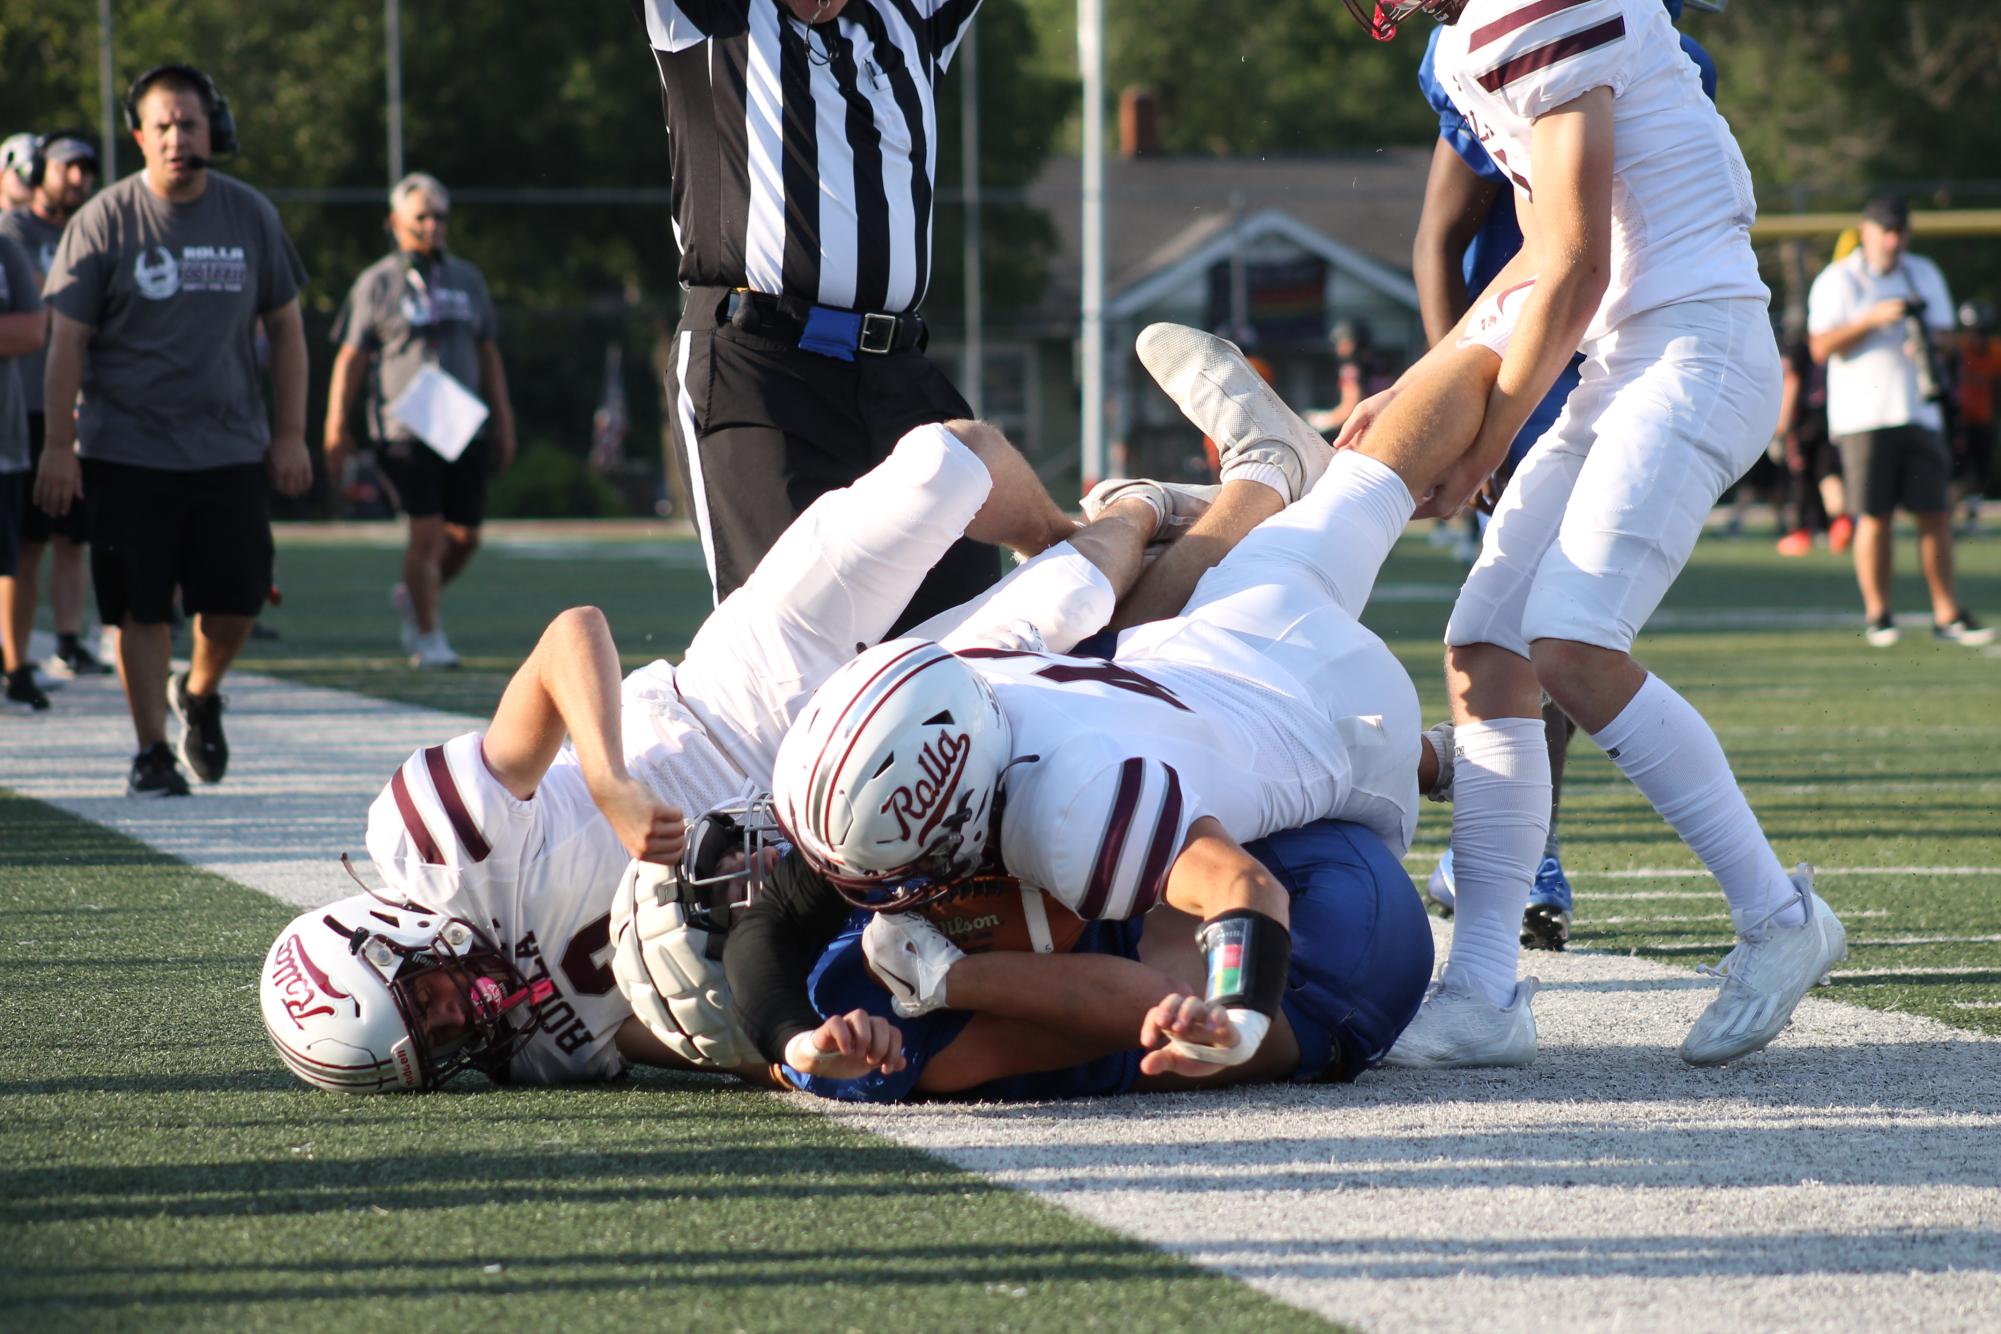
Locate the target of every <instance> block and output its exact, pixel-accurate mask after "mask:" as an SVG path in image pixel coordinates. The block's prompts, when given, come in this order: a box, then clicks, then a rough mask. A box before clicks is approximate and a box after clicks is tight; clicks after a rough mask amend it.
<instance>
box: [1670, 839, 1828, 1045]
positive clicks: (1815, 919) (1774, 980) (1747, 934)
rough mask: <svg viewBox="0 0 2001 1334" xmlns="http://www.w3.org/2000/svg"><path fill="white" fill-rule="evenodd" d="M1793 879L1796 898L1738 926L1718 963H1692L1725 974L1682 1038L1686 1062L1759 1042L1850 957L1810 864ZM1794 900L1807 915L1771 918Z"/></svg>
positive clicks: (1776, 1031)
mask: <svg viewBox="0 0 2001 1334" xmlns="http://www.w3.org/2000/svg"><path fill="white" fill-rule="evenodd" d="M1791 879H1792V882H1793V888H1794V890H1795V891H1796V892H1797V897H1795V898H1792V899H1789V900H1787V901H1786V903H1785V905H1784V907H1781V908H1778V909H1776V910H1775V911H1773V912H1770V913H1767V914H1766V915H1765V916H1764V917H1763V918H1762V919H1761V920H1759V921H1756V922H1753V923H1751V925H1750V926H1748V927H1746V928H1744V929H1743V930H1740V931H1739V932H1738V933H1737V945H1736V948H1734V949H1732V950H1731V951H1730V953H1728V954H1726V955H1724V956H1723V962H1722V963H1720V964H1718V965H1717V966H1716V967H1714V968H1711V967H1709V966H1707V965H1703V966H1702V967H1700V968H1698V969H1697V971H1698V972H1702V973H1707V974H1708V975H1709V976H1711V977H1720V978H1722V979H1723V987H1722V989H1721V990H1720V991H1718V992H1717V993H1716V999H1715V1000H1713V1001H1711V1002H1710V1003H1709V1008H1708V1009H1706V1010H1704V1011H1703V1012H1702V1017H1701V1018H1700V1019H1697V1020H1696V1021H1695V1027H1693V1028H1691V1029H1689V1030H1688V1037H1687V1038H1686V1039H1685V1040H1683V1042H1682V1044H1681V1059H1682V1060H1684V1061H1687V1062H1688V1063H1689V1064H1690V1065H1721V1064H1723V1063H1724V1062H1725V1061H1734V1060H1736V1059H1737V1058H1738V1057H1739V1056H1748V1055H1749V1054H1750V1053H1752V1052H1754V1051H1757V1050H1759V1049H1760V1048H1762V1047H1764V1046H1765V1044H1766V1043H1768V1042H1770V1041H1771V1040H1772V1039H1773V1038H1775V1037H1777V1036H1778V1035H1779V1030H1780V1029H1782V1028H1784V1027H1785V1026H1786V1025H1787V1024H1788V1023H1790V1022H1791V1021H1792V1017H1793V1010H1794V1009H1795V1008H1796V1007H1797V1006H1798V1005H1799V1003H1800V998H1801V997H1802V996H1804V995H1806V993H1807V988H1809V987H1811V986H1812V985H1813V984H1814V983H1816V982H1818V981H1820V980H1821V979H1823V978H1824V977H1826V976H1827V971H1828V969H1830V968H1832V967H1834V965H1836V964H1837V963H1840V962H1841V961H1842V960H1843V959H1845V958H1847V957H1848V931H1847V929H1846V928H1845V927H1843V926H1842V925H1841V919H1840V918H1839V917H1836V916H1835V915H1834V909H1832V908H1830V907H1828V906H1827V900H1825V899H1823V898H1821V897H1820V895H1818V894H1816V893H1814V892H1813V867H1811V866H1809V865H1807V863H1805V862H1801V863H1800V864H1799V865H1798V866H1797V867H1795V868H1793V873H1792V877H1791ZM1796 903H1797V904H1801V905H1804V907H1805V909H1806V921H1805V922H1803V923H1802V924H1800V925H1799V926H1782V925H1780V924H1779V922H1777V921H1776V920H1775V919H1776V918H1777V917H1778V915H1779V914H1780V913H1782V912H1784V911H1786V909H1787V908H1790V907H1792V906H1793V905H1794V904H1796Z"/></svg>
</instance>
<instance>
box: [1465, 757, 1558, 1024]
mask: <svg viewBox="0 0 2001 1334" xmlns="http://www.w3.org/2000/svg"><path fill="white" fill-rule="evenodd" d="M1453 752H1454V754H1453V760H1452V875H1453V881H1454V884H1453V893H1454V895H1455V899H1456V902H1455V904H1454V907H1453V913H1452V954H1451V967H1452V969H1453V971H1454V972H1455V973H1457V974H1459V975H1460V977H1461V978H1462V980H1465V981H1467V982H1469V983H1471V984H1472V985H1473V986H1474V987H1475V988H1476V989H1477V990H1478V991H1479V992H1480V993H1481V994H1482V995H1484V996H1486V998H1487V999H1488V1000H1490V1001H1493V1002H1494V1003H1495V1004H1496V1005H1506V1004H1508V1003H1509V1002H1510V1001H1512V1000H1513V999H1514V995H1515V971H1516V967H1517V965H1518V963H1519V962H1520V959H1521V951H1522V910H1523V909H1524V908H1526V907H1528V902H1529V890H1530V889H1531V888H1532V887H1533V886H1534V884H1535V868H1536V859H1537V858H1538V857H1540V856H1541V855H1542V844H1543V839H1544V837H1545V836H1547V834H1548V833H1549V744H1548V743H1547V742H1546V741H1545V740H1544V739H1543V726H1542V719H1541V718H1494V719H1490V720H1488V721H1486V722H1476V723H1464V724H1461V725H1460V727H1459V728H1458V729H1457V730H1456V731H1455V732H1454V734H1453Z"/></svg>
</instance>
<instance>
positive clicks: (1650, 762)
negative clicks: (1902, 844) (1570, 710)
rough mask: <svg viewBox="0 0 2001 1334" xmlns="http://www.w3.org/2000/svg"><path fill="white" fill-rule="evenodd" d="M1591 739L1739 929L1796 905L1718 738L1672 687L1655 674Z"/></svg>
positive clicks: (1784, 919) (1792, 915)
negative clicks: (1687, 854)
mask: <svg viewBox="0 0 2001 1334" xmlns="http://www.w3.org/2000/svg"><path fill="white" fill-rule="evenodd" d="M1591 739H1592V740H1593V741H1596V742H1597V743H1598V744H1599V746H1600V747H1602V748H1603V749H1604V751H1605V753H1606V754H1607V755H1608V756H1610V757H1611V759H1612V762H1613V763H1614V764H1616V765H1618V766H1619V771H1620V772H1621V773H1623V774H1625V775H1626V777H1628V778H1630V779H1632V780H1633V786H1634V787H1637V788H1638V789H1640V793H1641V795H1642V796H1644V797H1646V799H1647V800H1648V801H1650V802H1652V803H1653V807H1654V809H1655V810H1657V811H1659V812H1660V814H1661V818H1662V819H1663V820H1666V821H1667V822H1668V824H1669V825H1670V826H1671V827H1672V828H1673V829H1674V832H1675V833H1677V834H1679V835H1681V841H1682V842H1684V843H1686V844H1688V847H1689V851H1691V852H1693V853H1694V854H1695V855H1696V856H1697V857H1699V858H1701V859H1702V864H1703V865H1704V866H1706V867H1708V868H1709V873H1710V874H1711V875H1713V876H1715V877H1716V883H1717V884H1719V885H1721V886H1723V896H1724V897H1725V898H1726V899H1728V900H1729V901H1730V912H1731V914H1732V915H1733V916H1734V917H1735V918H1736V919H1737V922H1738V924H1739V925H1748V924H1749V923H1750V922H1753V921H1755V920H1757V919H1758V918H1760V917H1763V916H1765V915H1766V914H1767V913H1770V912H1773V911H1775V910H1777V909H1778V908H1780V906H1781V905H1783V904H1784V903H1785V902H1786V901H1787V900H1788V899H1791V898H1793V897H1794V894H1795V892H1796V891H1795V890H1794V889H1793V885H1792V882H1791V881H1790V880H1788V879H1787V878H1786V871H1785V868H1784V867H1783V866H1781V865H1779V859H1778V857H1777V855H1776V854H1774V853H1773V851H1772V845H1771V844H1770V843H1769V842H1767V841H1766V839H1765V832H1764V830H1762V829H1760V828H1759V827H1758V817H1757V816H1755V815H1753V814H1752V813H1751V803H1750V802H1748V801H1746V800H1744V792H1743V789H1741V788H1739V787H1738V786H1737V776H1736V775H1735V774H1733V773H1731V772H1730V761H1729V760H1727V759H1725V758H1724V755H1723V747H1722V745H1720V744H1719V743H1718V742H1717V740H1716V733H1714V732H1712V731H1711V730H1710V729H1709V724H1708V723H1706V722H1704V721H1703V718H1702V715H1701V714H1699V713H1697V712H1696V711H1695V706H1694V705H1692V704H1690V703H1689V702H1688V701H1687V700H1685V699H1683V698H1682V697H1681V696H1680V695H1678V694H1676V693H1675V691H1674V687H1672V686H1670V685H1669V684H1668V683H1667V682H1665V681H1663V680H1661V679H1660V678H1659V677H1658V676H1654V675H1651V674H1649V675H1648V677H1647V679H1646V681H1645V682H1644V683H1642V684H1641V686H1640V690H1639V693H1638V694H1636V695H1634V696H1633V698H1632V700H1631V701H1630V702H1628V703H1627V705H1626V707H1625V708H1623V709H1621V710H1620V711H1619V716H1618V717H1616V718H1614V719H1613V720H1612V721H1611V722H1610V723H1607V724H1606V725H1605V727H1604V728H1603V729H1602V730H1600V731H1597V732H1594V733H1592V734H1591ZM1777 920H1778V921H1779V922H1781V923H1784V924H1787V925H1793V926H1797V925H1798V924H1799V923H1801V922H1802V921H1804V920H1805V918H1804V917H1803V916H1802V914H1801V913H1800V911H1799V910H1798V908H1797V907H1795V908H1794V909H1793V910H1791V911H1789V912H1785V913H1781V914H1780V915H1779V917H1778V918H1777Z"/></svg>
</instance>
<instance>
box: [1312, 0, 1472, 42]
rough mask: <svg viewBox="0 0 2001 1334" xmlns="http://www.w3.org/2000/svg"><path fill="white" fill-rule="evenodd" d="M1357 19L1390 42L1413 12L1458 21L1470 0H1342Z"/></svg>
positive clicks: (1372, 35) (1373, 35)
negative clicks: (1398, 28) (1372, 2)
mask: <svg viewBox="0 0 2001 1334" xmlns="http://www.w3.org/2000/svg"><path fill="white" fill-rule="evenodd" d="M1341 3H1342V4H1344V5H1346V6H1347V7H1348V12H1349V13H1350V14H1352V15H1354V16H1355V22H1357V23H1359V24H1361V25H1362V26H1363V27H1364V28H1367V29H1368V30H1369V36H1371V37H1373V38H1375V39H1376V40H1377V41H1379V42H1387V41H1389V40H1390V39H1391V38H1393V37H1395V36H1396V35H1397V27H1398V25H1400V24H1401V23H1402V22H1403V21H1404V20H1405V19H1407V18H1409V17H1410V16H1411V15H1412V14H1420V13H1422V14H1429V15H1431V16H1432V17H1433V18H1435V19H1437V20H1438V21H1439V22H1440V23H1457V22H1458V21H1459V12H1460V11H1461V10H1463V9H1465V8H1466V4H1467V0H1375V3H1374V5H1373V12H1372V9H1371V4H1370V0H1341Z"/></svg>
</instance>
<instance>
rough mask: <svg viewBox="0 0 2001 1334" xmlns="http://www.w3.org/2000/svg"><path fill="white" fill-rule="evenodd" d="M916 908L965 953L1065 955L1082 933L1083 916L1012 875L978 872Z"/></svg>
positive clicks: (1073, 946) (1074, 945)
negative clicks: (1004, 952)
mask: <svg viewBox="0 0 2001 1334" xmlns="http://www.w3.org/2000/svg"><path fill="white" fill-rule="evenodd" d="M917 911H918V912H920V913H921V914H923V916H924V917H925V918H927V919H928V920H929V921H930V923H931V925H933V926H935V927H937V928H938V929H939V930H940V931H942V932H944V933H945V937H946V939H948V940H950V941H951V942H952V943H953V944H954V945H957V946H958V947H959V948H960V949H962V950H964V951H965V952H966V953H968V954H984V953H987V952H988V951H991V950H1019V951H1022V952H1023V953H1034V952H1039V953H1044V954H1047V953H1058V954H1067V953H1068V952H1069V951H1070V950H1072V949H1074V948H1075V947H1076V944H1077V939H1078V937H1079V936H1082V935H1083V934H1084V919H1083V918H1081V917H1079V916H1077V914H1076V913H1074V912H1071V911H1070V910H1069V909H1068V908H1066V907H1064V906H1063V905H1062V904H1061V903H1058V902H1057V901H1056V900H1055V899H1053V898H1051V897H1049V895H1047V894H1045V893H1043V892H1042V891H1041V890H1039V889H1034V888H1031V887H1029V886H1027V885H1024V884H1022V883H1021V882H1020V881H1019V880H1016V879H1015V878H1014V877H1013V876H1005V875H985V876H977V877H975V878H974V879H972V880H970V881H968V882H967V883H966V884H964V885H962V886H960V887H959V888H958V889H955V890H953V891H952V892H951V893H950V894H948V895H946V896H945V897H944V898H942V899H940V900H938V901H937V902H936V903H932V904H927V905H926V906H925V907H923V908H920V909H918V910H917Z"/></svg>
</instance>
